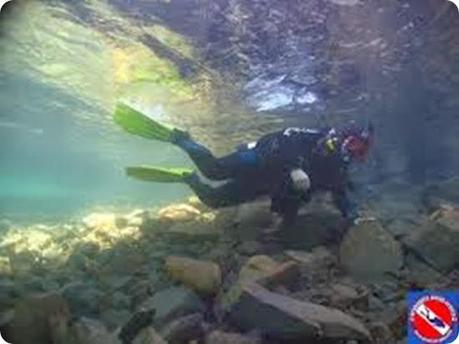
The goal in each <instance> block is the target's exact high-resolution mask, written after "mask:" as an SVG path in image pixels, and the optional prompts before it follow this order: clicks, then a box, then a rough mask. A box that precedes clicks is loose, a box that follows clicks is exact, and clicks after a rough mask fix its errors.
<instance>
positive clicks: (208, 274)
mask: <svg viewBox="0 0 459 344" xmlns="http://www.w3.org/2000/svg"><path fill="white" fill-rule="evenodd" d="M165 269H166V272H167V273H168V275H169V276H170V278H171V279H172V280H174V281H177V282H181V283H183V284H184V285H185V286H187V287H189V288H190V289H192V290H194V291H195V292H197V293H198V294H200V295H203V296H212V295H215V294H216V293H217V292H218V290H219V288H220V285H221V283H222V274H221V270H220V267H219V266H218V265H217V264H215V263H213V262H208V261H201V260H196V259H192V258H186V257H176V256H169V257H167V258H166V262H165Z"/></svg>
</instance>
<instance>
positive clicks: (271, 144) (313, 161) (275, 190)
mask: <svg viewBox="0 0 459 344" xmlns="http://www.w3.org/2000/svg"><path fill="white" fill-rule="evenodd" d="M329 133H330V129H324V130H312V129H303V128H287V129H285V130H283V131H279V132H275V133H271V134H268V135H265V136H263V137H262V138H261V139H260V140H259V141H257V142H254V143H249V144H247V145H243V146H240V147H239V148H238V150H237V151H236V152H234V153H232V154H229V155H227V156H224V157H222V158H216V157H214V156H213V154H212V153H211V152H210V151H209V150H208V149H207V148H205V147H203V146H202V145H200V144H198V143H196V142H195V141H193V140H192V139H191V138H190V137H189V136H186V135H185V136H182V137H178V138H177V140H176V141H175V143H176V144H177V145H178V146H179V147H181V148H182V149H183V150H185V151H186V152H187V153H188V155H189V156H190V158H191V159H192V160H193V161H194V163H195V164H196V165H197V167H198V168H199V170H200V171H201V173H202V174H203V175H204V176H205V177H207V178H209V179H211V180H216V181H222V180H225V181H226V182H225V183H224V184H222V185H220V186H217V187H212V186H210V185H208V184H206V183H204V182H203V181H202V180H201V179H200V178H199V176H198V175H196V174H194V175H192V176H191V177H190V178H188V180H187V183H188V185H189V186H190V187H191V188H192V189H193V190H194V191H195V193H196V194H197V195H198V197H199V198H200V199H201V200H202V201H203V202H204V203H205V204H207V205H209V206H211V207H214V208H217V207H224V206H231V205H237V204H241V203H244V202H248V201H252V200H254V199H256V198H258V197H260V196H263V195H269V196H270V197H271V199H272V205H271V209H272V211H274V212H278V213H280V214H281V215H283V216H284V218H290V219H294V218H295V217H296V214H297V211H298V208H299V206H300V204H301V202H308V201H309V199H310V193H312V192H315V191H331V192H332V194H333V199H334V202H335V204H336V206H337V207H338V209H339V210H340V211H341V212H342V214H343V216H345V217H347V216H348V215H349V210H350V205H351V204H350V202H349V200H348V198H347V194H346V191H347V186H348V177H347V165H348V164H347V163H346V162H345V159H344V157H343V156H342V153H341V152H340V151H339V150H337V151H336V152H334V153H325V150H324V149H323V145H324V140H325V138H326V137H327V135H329ZM297 168H301V169H303V170H304V171H305V172H306V173H307V174H308V175H309V177H310V179H311V189H310V192H309V193H308V194H300V193H299V192H297V191H295V190H294V188H293V185H292V182H291V178H290V172H291V171H292V170H294V169H297Z"/></svg>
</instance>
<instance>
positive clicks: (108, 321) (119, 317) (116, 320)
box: [99, 308, 132, 330]
mask: <svg viewBox="0 0 459 344" xmlns="http://www.w3.org/2000/svg"><path fill="white" fill-rule="evenodd" d="M131 315H132V314H131V312H130V311H129V310H128V309H121V310H117V309H113V308H109V309H107V310H106V311H103V312H102V313H101V314H100V316H99V319H100V320H101V321H102V322H103V323H104V325H105V326H107V327H108V329H109V330H114V329H116V328H118V327H120V326H122V325H123V324H125V323H126V322H127V321H128V320H129V319H130V317H131Z"/></svg>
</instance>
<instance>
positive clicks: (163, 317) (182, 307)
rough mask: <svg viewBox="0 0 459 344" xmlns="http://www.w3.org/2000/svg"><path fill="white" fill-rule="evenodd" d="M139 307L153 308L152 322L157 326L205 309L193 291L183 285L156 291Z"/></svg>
mask: <svg viewBox="0 0 459 344" xmlns="http://www.w3.org/2000/svg"><path fill="white" fill-rule="evenodd" d="M139 308H140V309H154V310H155V320H154V322H155V324H156V325H158V326H161V325H163V324H165V323H166V322H168V321H170V320H172V319H176V318H178V317H181V316H183V315H187V314H191V313H202V312H204V311H205V309H206V308H205V305H204V304H203V302H202V301H201V299H200V298H199V297H198V296H197V295H196V294H195V293H193V292H192V291H190V290H188V289H185V288H183V287H171V288H168V289H164V290H161V291H158V292H157V293H155V295H153V297H151V298H150V299H148V300H146V301H145V302H144V303H143V304H142V305H141V306H140V307H139Z"/></svg>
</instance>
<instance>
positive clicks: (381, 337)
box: [369, 322, 394, 344]
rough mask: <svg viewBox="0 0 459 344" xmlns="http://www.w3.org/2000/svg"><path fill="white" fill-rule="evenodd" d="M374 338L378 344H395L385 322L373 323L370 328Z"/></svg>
mask: <svg viewBox="0 0 459 344" xmlns="http://www.w3.org/2000/svg"><path fill="white" fill-rule="evenodd" d="M369 330H370V333H371V335H372V337H373V338H374V339H375V343H376V344H379V343H381V344H386V343H393V342H394V339H393V338H392V332H391V331H390V329H389V327H388V326H387V325H386V324H384V323H383V322H375V323H372V324H371V325H370V327H369Z"/></svg>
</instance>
